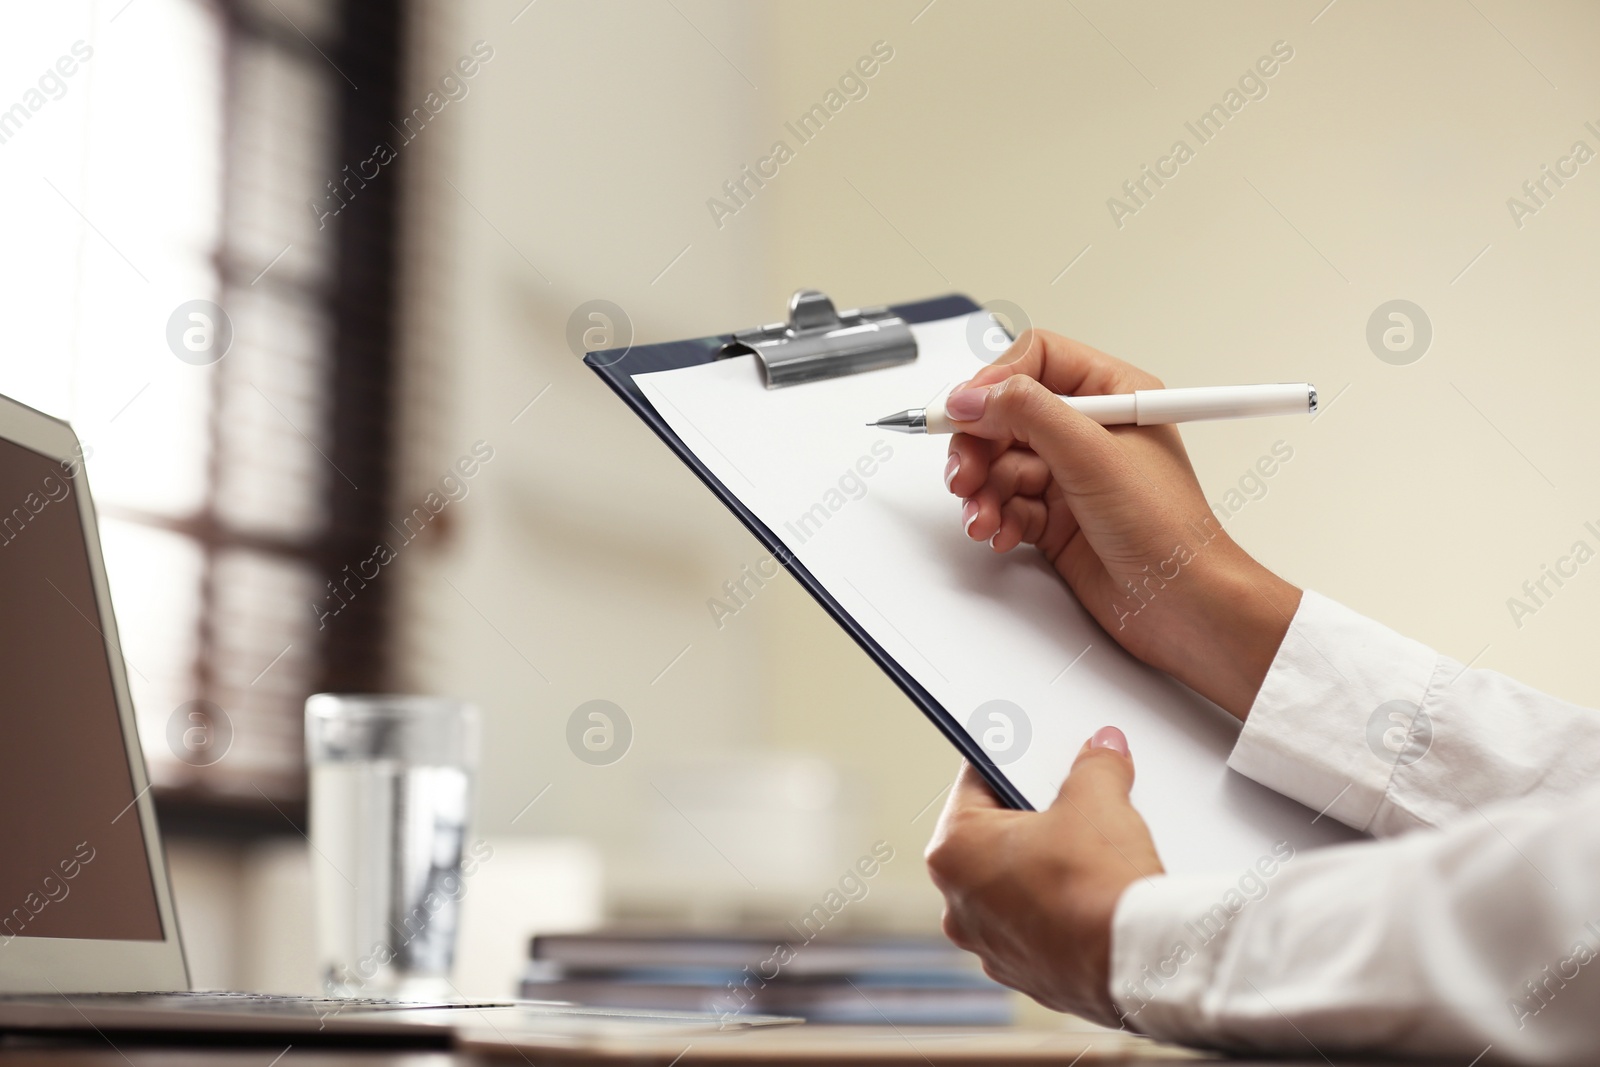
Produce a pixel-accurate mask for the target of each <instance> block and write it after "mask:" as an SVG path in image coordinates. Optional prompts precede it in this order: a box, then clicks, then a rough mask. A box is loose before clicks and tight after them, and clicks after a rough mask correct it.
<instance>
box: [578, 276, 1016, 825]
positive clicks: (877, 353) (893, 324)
mask: <svg viewBox="0 0 1600 1067" xmlns="http://www.w3.org/2000/svg"><path fill="white" fill-rule="evenodd" d="M981 310H982V308H981V307H980V306H979V305H978V303H977V302H976V301H974V300H973V299H972V298H971V297H967V296H963V295H960V294H955V293H952V294H949V295H946V296H940V297H935V298H933V299H930V300H922V301H917V302H915V303H910V304H895V305H890V306H887V307H877V308H858V309H855V310H852V311H845V312H842V313H841V312H838V311H836V310H835V308H834V304H833V302H832V300H830V299H829V298H828V297H827V296H826V295H825V294H823V293H821V292H818V291H817V290H814V289H802V290H800V291H798V292H796V293H795V294H794V296H793V297H791V298H790V301H789V317H788V320H787V321H786V322H781V323H773V324H771V325H766V326H758V327H754V328H752V329H749V330H739V331H735V332H733V333H727V334H719V335H714V336H710V337H699V338H695V339H693V340H687V341H671V342H666V343H662V344H653V345H640V346H634V347H630V348H627V349H625V350H622V351H621V352H620V353H619V352H618V350H616V349H601V350H598V351H594V352H589V353H588V354H587V355H585V356H584V363H586V364H587V365H588V366H589V367H590V369H592V370H593V371H594V372H595V373H596V374H598V375H599V376H600V378H601V380H602V381H604V382H605V383H606V384H607V385H609V386H610V387H611V388H612V390H613V391H614V392H615V393H616V394H617V395H618V396H619V397H620V398H621V399H622V400H623V402H624V403H626V404H627V405H628V406H629V407H630V408H632V409H633V411H634V413H635V414H637V415H638V416H639V417H640V418H641V419H643V420H644V422H645V424H646V425H648V426H649V427H650V428H651V429H652V430H654V431H655V433H656V435H657V436H658V437H660V438H661V440H662V441H663V442H664V443H665V444H666V445H667V447H668V448H670V449H672V451H673V453H674V454H676V455H677V457H678V458H679V459H681V460H682V461H683V462H684V463H685V464H686V465H687V466H688V467H689V469H690V470H692V471H693V472H694V473H695V476H696V477H698V478H699V479H700V480H701V481H702V482H703V483H705V486H706V488H708V489H710V490H711V492H712V493H714V494H716V497H717V499H718V500H720V501H722V503H723V504H724V505H725V506H726V507H727V508H728V510H729V511H731V512H733V513H734V515H735V516H737V517H738V519H739V521H740V522H742V523H743V524H744V526H745V528H746V529H748V530H749V531H750V532H751V534H753V535H754V536H755V538H756V540H758V541H760V542H761V544H762V546H763V547H764V548H766V549H767V550H768V551H769V552H771V553H772V556H773V558H774V559H776V560H778V561H779V562H780V563H781V564H782V565H783V566H784V567H785V568H786V569H787V570H788V571H789V573H790V574H792V575H793V576H794V578H795V580H796V581H798V582H799V583H800V584H801V586H803V587H804V588H805V590H806V592H808V593H810V594H811V596H812V597H813V598H814V599H815V600H816V601H817V603H819V604H821V605H822V607H823V610H825V611H827V613H828V614H829V615H831V616H832V617H833V620H834V621H835V622H837V623H838V624H839V625H840V626H841V627H843V628H844V631H845V632H846V633H847V634H849V635H850V637H851V638H852V639H853V640H854V641H855V642H856V644H858V645H860V646H861V649H862V651H864V652H866V654H867V655H868V656H870V657H872V660H873V662H875V663H876V664H877V665H878V666H879V668H881V669H882V670H883V672H884V673H885V674H887V675H888V676H889V677H890V678H891V679H892V680H893V681H894V683H895V684H896V685H897V686H899V687H900V690H901V692H903V693H905V694H906V696H908V697H909V698H911V702H912V703H913V704H915V705H916V706H917V707H918V709H920V710H921V712H922V713H923V715H924V716H926V717H927V718H928V719H929V720H930V721H931V722H932V723H933V724H934V726H936V727H938V729H939V731H940V732H941V733H943V734H944V736H945V737H946V739H948V740H949V741H950V743H951V744H952V745H954V746H955V747H956V749H957V750H959V751H960V752H961V754H962V755H963V756H965V757H966V759H967V760H968V762H970V763H971V764H972V765H973V766H975V767H976V768H978V770H979V772H980V773H981V774H982V775H983V777H984V780H985V781H987V782H988V783H989V787H990V788H991V789H993V790H994V792H995V795H996V796H997V797H999V798H1000V800H1001V802H1002V803H1004V804H1005V805H1006V806H1008V807H1011V808H1015V809H1017V810H1021V811H1031V810H1033V805H1031V804H1030V803H1029V802H1028V801H1027V799H1026V798H1025V797H1024V796H1023V795H1022V792H1021V791H1020V790H1019V789H1018V788H1017V787H1016V786H1015V785H1014V784H1013V783H1012V782H1011V780H1010V779H1008V778H1007V777H1006V775H1005V773H1004V772H1003V771H1002V770H1001V769H1000V767H999V766H997V765H996V764H995V762H994V761H993V760H992V759H991V758H990V756H989V754H988V752H986V751H985V750H984V749H983V747H982V746H981V745H979V744H978V743H977V742H976V741H974V740H973V738H972V737H971V736H970V735H969V734H968V733H967V732H966V730H965V729H964V728H963V727H962V726H961V724H960V723H959V721H958V720H957V719H956V718H955V717H954V716H953V715H951V713H950V712H949V710H948V709H946V708H945V707H944V706H943V705H942V704H941V703H940V702H939V701H938V700H937V699H935V697H934V696H933V694H932V693H930V692H929V691H928V690H927V689H926V688H924V687H923V686H922V684H921V683H920V682H918V681H917V680H916V678H915V677H913V675H912V674H911V672H910V671H908V670H907V669H906V668H905V667H904V666H902V665H901V664H900V663H899V662H898V661H897V660H896V659H895V658H894V657H893V656H892V655H890V654H889V652H888V651H887V650H886V649H884V647H883V646H882V645H880V644H879V643H878V642H877V640H876V639H874V638H873V636H872V634H871V633H870V632H869V631H868V630H867V628H866V627H865V626H863V625H862V624H861V623H860V622H859V621H858V620H857V619H856V618H855V617H854V616H852V615H851V614H850V613H849V612H848V611H847V610H845V608H844V606H843V605H842V604H841V603H840V602H839V600H838V599H837V598H836V597H835V596H834V595H833V593H831V592H830V591H829V590H828V588H827V587H826V586H825V585H823V583H822V582H821V581H820V580H818V578H817V577H816V576H815V575H814V574H812V573H811V571H810V570H808V569H807V568H806V566H805V565H804V564H803V563H801V562H800V561H799V560H798V559H796V558H795V557H794V556H793V555H792V554H791V553H790V551H789V549H788V547H787V546H786V545H785V544H784V542H783V540H782V538H780V537H779V536H778V535H777V534H776V533H775V532H774V531H773V530H772V529H771V528H770V527H769V526H767V524H766V523H764V522H763V521H762V520H761V519H760V518H759V517H757V515H756V514H755V512H754V511H753V510H751V509H750V508H749V507H747V506H746V505H745V504H744V502H743V501H741V500H740V499H739V497H738V495H737V494H736V493H734V492H733V491H732V490H731V489H729V488H728V486H727V485H725V484H724V483H723V482H722V481H721V480H720V479H719V478H718V477H717V476H716V475H715V474H713V473H712V472H711V470H710V468H708V467H707V466H706V465H705V463H704V462H702V461H701V460H700V458H699V457H698V456H696V455H695V453H694V450H693V449H691V448H689V446H688V445H687V444H685V443H684V441H683V439H682V438H680V437H679V436H678V435H677V433H675V432H674V431H673V429H672V427H671V426H670V425H668V423H667V421H666V419H664V418H663V417H662V416H661V414H660V412H658V411H657V410H656V409H655V406H654V405H653V404H651V403H650V401H649V400H648V399H646V397H645V395H644V392H643V391H642V390H641V389H640V388H639V386H638V384H637V383H636V382H635V381H634V377H635V376H636V375H642V374H650V373H653V372H656V371H666V370H680V369H683V368H685V367H695V366H701V365H703V364H707V363H712V362H714V361H716V360H718V359H721V358H724V357H726V356H729V355H738V354H745V353H754V354H755V355H756V356H757V357H758V358H759V359H760V362H761V365H762V368H763V373H764V374H765V377H766V384H767V387H768V388H769V389H775V388H791V387H792V388H805V383H807V382H810V381H816V380H819V379H823V378H830V377H836V376H840V375H847V374H859V373H866V372H870V371H872V370H875V369H878V368H881V367H886V366H893V365H895V364H897V363H901V362H905V361H907V360H910V359H915V358H916V344H915V342H914V341H913V340H911V338H910V330H909V327H910V326H912V325H916V324H920V323H928V322H935V321H938V320H941V319H951V318H956V317H958V316H962V315H969V314H972V313H974V312H977V311H981Z"/></svg>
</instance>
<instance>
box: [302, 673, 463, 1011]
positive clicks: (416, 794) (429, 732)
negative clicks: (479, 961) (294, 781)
mask: <svg viewBox="0 0 1600 1067" xmlns="http://www.w3.org/2000/svg"><path fill="white" fill-rule="evenodd" d="M478 729H479V727H478V712H477V709H476V708H474V707H473V706H472V705H470V704H466V703H462V702H461V701H457V700H447V699H441V698H436V697H420V696H367V695H345V694H338V693H318V694H316V695H315V696H312V697H310V698H309V699H307V700H306V757H307V760H308V762H309V763H310V765H311V846H312V853H311V865H312V871H313V884H314V889H315V894H316V909H317V932H318V933H317V945H318V953H319V956H320V960H319V964H320V969H321V972H322V979H323V984H324V986H325V988H326V989H327V991H328V992H329V993H332V994H334V995H336V996H347V997H349V996H399V997H408V998H409V997H418V998H437V997H447V996H449V995H450V992H451V986H450V982H449V978H450V967H451V964H452V963H453V962H454V959H455V942H456V929H457V926H458V920H459V915H460V903H461V898H462V896H463V895H464V894H465V892H466V883H465V881H464V880H463V877H462V870H461V858H462V848H463V846H464V845H465V843H466V833H467V818H468V813H469V812H470V810H471V807H472V775H473V772H474V770H476V768H477V762H478Z"/></svg>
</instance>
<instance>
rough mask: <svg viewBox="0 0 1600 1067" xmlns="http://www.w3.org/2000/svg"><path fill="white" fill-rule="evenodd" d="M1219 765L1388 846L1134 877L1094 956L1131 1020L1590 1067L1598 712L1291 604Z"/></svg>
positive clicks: (1200, 1032)
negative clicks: (1105, 964) (1104, 963)
mask: <svg viewBox="0 0 1600 1067" xmlns="http://www.w3.org/2000/svg"><path fill="white" fill-rule="evenodd" d="M1135 759H1137V753H1135ZM1228 765H1229V766H1230V767H1232V768H1233V769H1235V770H1237V771H1239V772H1241V773H1243V774H1245V775H1248V776H1249V777H1251V778H1253V779H1255V780H1256V781H1258V782H1260V783H1262V784H1263V785H1266V786H1269V787H1270V788H1272V789H1274V790H1277V791H1278V792H1280V793H1283V794H1284V795H1286V796H1289V797H1293V798H1294V799H1296V800H1298V801H1300V802H1301V803H1303V804H1305V805H1306V806H1307V807H1308V808H1309V809H1310V811H1309V812H1308V814H1307V818H1311V817H1313V816H1316V814H1317V813H1318V812H1322V813H1323V816H1321V817H1327V818H1335V819H1338V820H1340V821H1341V822H1344V823H1347V824H1349V825H1350V826H1353V827H1355V828H1356V829H1358V830H1365V831H1367V832H1369V833H1371V834H1373V835H1375V836H1377V837H1379V838H1384V839H1386V840H1381V841H1377V842H1361V843H1357V844H1350V845H1339V846H1334V847H1331V848H1325V849H1319V850H1316V851H1314V852H1313V851H1305V852H1300V853H1298V854H1295V853H1294V852H1293V850H1292V849H1290V848H1289V847H1288V846H1286V845H1285V846H1280V848H1279V849H1278V852H1277V854H1269V855H1265V856H1263V857H1262V859H1261V861H1259V862H1258V863H1257V864H1256V865H1255V867H1254V868H1252V869H1251V870H1248V871H1236V872H1221V873H1218V874H1215V875H1205V876H1182V877H1177V876H1158V877H1155V878H1151V879H1147V880H1144V881H1141V882H1137V883H1135V884H1134V885H1133V886H1131V887H1130V888H1129V889H1128V890H1127V892H1126V893H1124V894H1123V897H1122V900H1121V901H1120V902H1119V903H1118V906H1117V912H1116V916H1115V920H1114V925H1113V932H1112V958H1111V992H1112V996H1113V998H1114V999H1115V1000H1116V1002H1117V1006H1118V1008H1119V1009H1120V1010H1121V1011H1122V1012H1123V1013H1125V1015H1126V1017H1127V1022H1128V1025H1129V1026H1130V1027H1131V1028H1133V1029H1136V1030H1139V1031H1141V1032H1143V1033H1146V1034H1149V1035H1150V1036H1152V1037H1157V1038H1163V1039H1166V1040H1169V1041H1178V1042H1183V1043H1187V1044H1193V1045H1204V1046H1210V1047H1215V1048H1224V1049H1230V1050H1236V1051H1259V1052H1278V1053H1291V1054H1296V1055H1305V1056H1314V1055H1316V1053H1318V1052H1321V1053H1323V1054H1325V1055H1326V1054H1332V1053H1335V1052H1344V1053H1349V1052H1358V1051H1382V1052H1404V1053H1412V1054H1428V1055H1441V1056H1450V1057H1460V1062H1461V1063H1462V1064H1466V1063H1467V1062H1468V1061H1470V1060H1472V1059H1473V1057H1475V1056H1478V1055H1480V1054H1481V1053H1483V1052H1484V1051H1485V1050H1486V1049H1489V1048H1490V1047H1492V1049H1493V1052H1492V1054H1491V1055H1490V1056H1489V1057H1488V1059H1491V1060H1493V1059H1506V1060H1513V1061H1517V1062H1526V1063H1540V1064H1544V1063H1552V1064H1569V1063H1589V1062H1594V1061H1595V1060H1596V1059H1597V1058H1600V714H1597V713H1596V712H1594V711H1591V710H1589V709H1586V708H1580V707H1578V706H1576V705H1573V704H1569V703H1566V702H1565V701H1561V700H1557V699H1555V698H1554V697H1550V696H1546V695H1544V694H1542V693H1539V692H1536V691H1535V690H1533V689H1530V688H1528V687H1527V686H1523V685H1519V684H1518V683H1517V682H1514V681H1512V680H1511V679H1509V678H1506V677H1504V676H1502V675H1499V674H1495V673H1493V672H1491V671H1483V670H1468V669H1466V668H1464V667H1462V666H1461V664H1459V663H1456V662H1454V661H1452V660H1450V659H1448V658H1446V657H1444V656H1441V655H1439V654H1437V653H1435V652H1433V651H1432V650H1430V649H1428V648H1426V647H1425V646H1423V645H1420V644H1418V643H1417V642H1415V641H1412V640H1409V639H1407V638H1405V637H1402V636H1400V635H1399V634H1397V633H1395V632H1393V631H1392V630H1389V629H1387V628H1386V627H1383V626H1380V625H1379V624H1377V623H1375V622H1373V621H1371V620H1370V619H1366V618H1363V617H1362V616H1360V615H1358V614H1356V613H1355V612H1352V611H1350V610H1349V609H1347V608H1344V607H1342V606H1340V605H1339V604H1336V603H1334V602H1333V601H1331V600H1328V599H1327V598H1325V597H1321V596H1318V595H1317V594H1315V593H1312V592H1307V593H1306V594H1305V595H1304V598H1303V599H1302V601H1301V604H1300V609H1299V611H1298V612H1297V613H1296V615H1295V617H1294V621H1293V623H1292V624H1291V625H1290V627H1289V632H1288V635H1287V636H1286V637H1285V638H1284V642H1283V645H1282V647H1281V648H1280V649H1279V650H1278V653H1277V656H1276V658H1275V659H1274V660H1273V664H1272V668H1271V670H1270V671H1269V672H1268V674H1267V677H1266V679H1265V681H1264V682H1263V683H1262V686H1261V692H1260V694H1259V695H1258V696H1257V697H1256V701H1255V704H1254V706H1253V707H1252V708H1251V709H1250V715H1249V717H1248V719H1247V720H1246V722H1245V726H1244V730H1243V732H1242V733H1241V734H1240V736H1239V741H1238V744H1237V745H1236V746H1235V747H1234V750H1233V753H1232V755H1231V756H1230V757H1229V759H1228Z"/></svg>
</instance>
